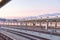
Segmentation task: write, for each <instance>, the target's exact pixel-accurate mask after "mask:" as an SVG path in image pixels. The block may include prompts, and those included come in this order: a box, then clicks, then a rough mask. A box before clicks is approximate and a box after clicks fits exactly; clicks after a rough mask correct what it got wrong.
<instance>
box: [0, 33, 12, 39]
mask: <svg viewBox="0 0 60 40" xmlns="http://www.w3.org/2000/svg"><path fill="white" fill-rule="evenodd" d="M0 40H13V39H11V38H9V37H8V36H6V35H4V34H2V33H0Z"/></svg>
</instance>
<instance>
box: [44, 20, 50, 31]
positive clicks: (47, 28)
mask: <svg viewBox="0 0 60 40" xmlns="http://www.w3.org/2000/svg"><path fill="white" fill-rule="evenodd" d="M46 23H47V25H46V27H45V29H46V30H48V25H49V23H48V20H47V21H46Z"/></svg>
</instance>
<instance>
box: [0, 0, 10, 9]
mask: <svg viewBox="0 0 60 40" xmlns="http://www.w3.org/2000/svg"><path fill="white" fill-rule="evenodd" d="M9 1H11V0H0V8H1V7H3V6H4V5H5V4H6V3H8V2H9Z"/></svg>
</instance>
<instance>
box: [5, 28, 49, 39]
mask: <svg viewBox="0 0 60 40" xmlns="http://www.w3.org/2000/svg"><path fill="white" fill-rule="evenodd" d="M4 30H5V31H7V32H10V33H13V34H16V35H19V36H22V37H25V38H28V39H30V40H49V39H46V38H42V37H38V36H35V35H30V34H26V33H22V32H18V31H14V30H8V29H4Z"/></svg>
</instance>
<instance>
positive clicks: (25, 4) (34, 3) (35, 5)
mask: <svg viewBox="0 0 60 40" xmlns="http://www.w3.org/2000/svg"><path fill="white" fill-rule="evenodd" d="M48 13H49V14H52V13H60V0H11V1H10V2H9V3H8V4H6V5H5V6H3V7H2V8H0V18H1V17H2V18H17V17H27V16H38V15H44V14H48Z"/></svg>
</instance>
